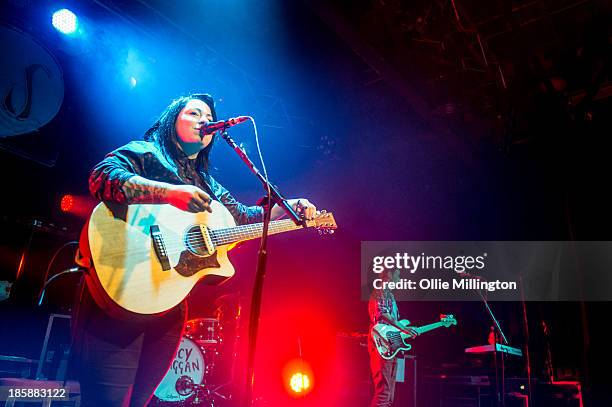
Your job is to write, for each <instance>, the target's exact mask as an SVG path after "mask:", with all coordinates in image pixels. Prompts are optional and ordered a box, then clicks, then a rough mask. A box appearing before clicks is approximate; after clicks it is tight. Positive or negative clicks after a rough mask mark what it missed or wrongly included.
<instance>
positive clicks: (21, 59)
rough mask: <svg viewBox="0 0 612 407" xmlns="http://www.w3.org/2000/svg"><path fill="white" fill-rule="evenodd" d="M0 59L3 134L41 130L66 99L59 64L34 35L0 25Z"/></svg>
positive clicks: (0, 102) (2, 135) (18, 133)
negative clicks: (0, 62) (1, 61)
mask: <svg viewBox="0 0 612 407" xmlns="http://www.w3.org/2000/svg"><path fill="white" fill-rule="evenodd" d="M0 58H2V60H3V61H4V63H2V64H0V137H9V136H17V135H20V134H27V133H31V132H33V131H35V130H37V129H40V128H41V127H42V126H44V125H45V124H47V123H49V122H50V121H51V119H53V118H54V117H55V115H56V114H57V112H59V109H60V107H61V105H62V100H63V99H64V79H63V77H62V71H61V68H60V66H59V64H58V63H57V61H56V60H55V58H54V57H53V56H52V55H51V53H50V52H49V51H47V50H46V49H45V48H44V47H43V46H42V45H40V44H39V43H37V42H36V41H35V40H34V39H33V38H32V37H30V36H29V35H27V34H25V33H23V32H20V31H17V30H15V29H13V28H10V27H7V26H5V25H0Z"/></svg>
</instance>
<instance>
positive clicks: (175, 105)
mask: <svg viewBox="0 0 612 407" xmlns="http://www.w3.org/2000/svg"><path fill="white" fill-rule="evenodd" d="M191 99H199V100H201V101H202V102H204V103H206V104H207V105H208V107H210V111H211V113H212V117H213V120H214V121H216V120H217V111H216V110H215V101H214V100H213V98H212V96H211V95H209V94H208V93H194V94H191V95H188V96H182V97H180V98H178V99H175V100H174V101H172V103H170V105H168V107H167V108H166V109H164V111H163V112H162V113H161V114H160V115H159V117H158V118H157V120H156V121H155V123H153V125H152V126H151V127H149V129H148V130H147V131H146V132H145V134H144V139H145V140H146V141H150V142H152V143H154V144H155V145H157V147H158V148H159V149H160V150H161V152H162V153H163V154H164V156H165V157H166V159H167V160H168V161H170V162H171V163H172V164H173V165H176V164H177V163H176V161H177V159H178V158H179V157H181V156H182V155H184V153H183V152H182V151H181V149H180V148H179V144H178V138H177V135H176V127H175V123H176V118H177V117H178V115H179V113H180V112H181V110H183V108H184V107H185V105H186V104H187V102H189V101H190V100H191ZM216 138H217V136H216V135H215V136H213V138H212V140H211V141H210V144H208V145H207V146H206V148H204V149H203V150H201V151H200V152H199V153H198V156H197V158H196V168H198V169H199V170H200V171H203V172H204V173H206V174H208V168H209V156H210V151H211V149H212V146H213V144H214V143H215V139H216Z"/></svg>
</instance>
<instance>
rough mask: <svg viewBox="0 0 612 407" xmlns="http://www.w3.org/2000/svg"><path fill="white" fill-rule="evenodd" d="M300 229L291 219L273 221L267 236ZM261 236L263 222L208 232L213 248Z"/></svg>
mask: <svg viewBox="0 0 612 407" xmlns="http://www.w3.org/2000/svg"><path fill="white" fill-rule="evenodd" d="M302 227H303V226H301V225H300V226H298V225H296V224H295V223H293V221H292V220H291V219H281V220H275V221H272V222H270V226H269V229H268V235H275V234H277V233H283V232H289V231H291V230H296V229H301V228H302ZM262 234H263V222H260V223H252V224H249V225H240V226H233V227H231V228H224V229H211V230H210V237H211V239H212V241H213V243H214V245H215V246H221V245H224V244H230V243H235V242H241V241H244V240H250V239H256V238H258V237H261V235H262Z"/></svg>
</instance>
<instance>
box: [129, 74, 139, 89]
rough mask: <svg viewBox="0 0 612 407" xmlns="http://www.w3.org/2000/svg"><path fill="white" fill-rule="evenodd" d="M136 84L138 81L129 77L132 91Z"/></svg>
mask: <svg viewBox="0 0 612 407" xmlns="http://www.w3.org/2000/svg"><path fill="white" fill-rule="evenodd" d="M137 84H138V81H137V80H136V78H135V77H133V76H130V87H131V88H132V89H134V88H135V87H136V85H137Z"/></svg>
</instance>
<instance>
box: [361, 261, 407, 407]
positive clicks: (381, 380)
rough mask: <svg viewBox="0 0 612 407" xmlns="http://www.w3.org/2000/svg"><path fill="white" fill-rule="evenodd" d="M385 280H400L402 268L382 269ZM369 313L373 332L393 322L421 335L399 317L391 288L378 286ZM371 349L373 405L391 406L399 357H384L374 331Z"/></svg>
mask: <svg viewBox="0 0 612 407" xmlns="http://www.w3.org/2000/svg"><path fill="white" fill-rule="evenodd" d="M381 278H382V280H383V282H399V281H400V271H399V270H398V269H386V270H385V271H383V272H382V273H381ZM368 313H369V314H370V332H371V331H372V328H373V327H374V325H376V324H377V323H385V324H389V325H392V326H394V327H396V328H397V329H399V330H400V331H402V332H405V333H407V334H408V335H411V336H413V337H416V336H417V335H418V332H417V330H416V329H414V328H412V327H405V326H403V325H402V323H401V322H400V319H399V312H398V309H397V303H396V301H395V296H394V295H393V293H392V292H391V290H389V289H388V288H384V289H378V290H377V289H374V290H372V294H371V295H370V300H369V302H368ZM368 353H369V354H370V370H371V373H372V381H373V383H374V395H373V397H372V402H371V403H370V406H371V407H390V406H391V405H392V404H393V396H394V393H395V375H396V371H397V360H396V359H395V358H392V359H391V360H387V359H384V358H382V357H381V356H380V354H379V353H378V350H377V349H376V345H375V344H374V341H373V340H372V335H371V334H370V335H368Z"/></svg>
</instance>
